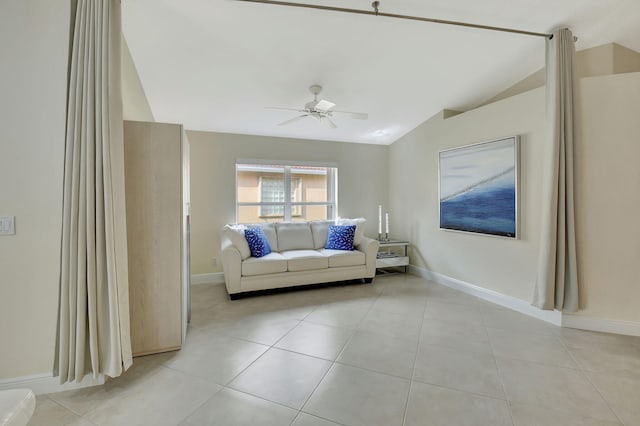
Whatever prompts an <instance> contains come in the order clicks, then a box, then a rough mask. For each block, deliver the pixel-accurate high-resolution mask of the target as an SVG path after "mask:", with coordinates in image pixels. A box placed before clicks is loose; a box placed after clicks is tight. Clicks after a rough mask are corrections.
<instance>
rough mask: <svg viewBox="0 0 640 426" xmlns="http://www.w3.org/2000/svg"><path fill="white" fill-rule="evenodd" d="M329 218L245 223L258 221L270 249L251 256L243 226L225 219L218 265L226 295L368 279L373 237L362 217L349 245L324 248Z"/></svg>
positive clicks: (374, 248)
mask: <svg viewBox="0 0 640 426" xmlns="http://www.w3.org/2000/svg"><path fill="white" fill-rule="evenodd" d="M344 223H345V222H344V220H343V222H341V223H339V224H344ZM332 224H334V221H311V222H290V223H284V222H283V223H263V224H259V225H250V226H261V227H262V229H263V231H264V233H265V235H266V237H267V239H268V240H269V244H270V245H271V250H272V252H271V253H270V254H268V255H266V256H264V257H260V258H255V257H252V256H251V252H250V250H249V245H248V243H247V241H246V239H245V238H244V229H245V227H244V226H242V225H226V226H225V227H224V228H223V229H222V266H223V268H224V277H225V284H226V286H227V292H228V293H229V296H230V297H231V298H232V299H236V298H238V297H241V296H243V295H246V294H247V293H250V292H256V291H264V290H270V289H276V288H284V287H295V286H303V285H309V284H320V283H331V282H336V281H346V280H356V279H364V280H365V282H371V281H372V280H373V278H374V277H375V274H376V255H377V253H378V241H377V240H374V239H371V238H367V237H365V236H364V235H363V234H362V233H363V229H362V228H363V226H364V221H363V220H362V221H360V222H358V221H357V220H356V222H354V224H356V225H357V227H356V235H355V239H354V245H355V249H354V250H353V251H344V250H328V249H325V248H324V247H325V245H326V242H327V234H328V229H329V225H332ZM347 224H348V222H347Z"/></svg>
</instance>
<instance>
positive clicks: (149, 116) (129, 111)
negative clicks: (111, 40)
mask: <svg viewBox="0 0 640 426" xmlns="http://www.w3.org/2000/svg"><path fill="white" fill-rule="evenodd" d="M121 65H122V66H121V69H122V116H123V118H124V119H125V120H131V121H155V119H154V118H153V112H152V111H151V106H150V105H149V101H148V100H147V95H146V94H145V92H144V88H143V87H142V81H140V76H139V75H138V70H137V69H136V64H135V63H134V62H133V58H132V57H131V52H130V51H129V45H128V44H127V40H126V39H125V37H124V34H123V35H122V62H121Z"/></svg>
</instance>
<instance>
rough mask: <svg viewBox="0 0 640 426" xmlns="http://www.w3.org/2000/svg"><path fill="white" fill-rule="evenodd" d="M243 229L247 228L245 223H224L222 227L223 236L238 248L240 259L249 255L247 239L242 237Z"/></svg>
mask: <svg viewBox="0 0 640 426" xmlns="http://www.w3.org/2000/svg"><path fill="white" fill-rule="evenodd" d="M245 229H247V227H246V226H245V225H225V226H224V228H223V232H224V233H225V236H226V237H227V238H228V239H229V240H230V241H231V243H232V244H233V245H234V246H235V247H236V248H237V249H238V251H239V252H240V257H242V260H245V259H248V258H249V257H250V256H251V250H250V249H249V243H247V239H246V238H245V237H244V230H245Z"/></svg>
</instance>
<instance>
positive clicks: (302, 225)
mask: <svg viewBox="0 0 640 426" xmlns="http://www.w3.org/2000/svg"><path fill="white" fill-rule="evenodd" d="M276 233H277V234H278V251H280V252H283V251H287V250H305V249H307V250H308V249H313V247H314V245H313V236H312V234H311V225H310V224H309V222H279V223H276Z"/></svg>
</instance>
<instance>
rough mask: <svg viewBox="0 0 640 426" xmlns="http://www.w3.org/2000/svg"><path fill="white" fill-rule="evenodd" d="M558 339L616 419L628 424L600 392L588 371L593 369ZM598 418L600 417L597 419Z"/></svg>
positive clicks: (624, 424) (622, 423)
mask: <svg viewBox="0 0 640 426" xmlns="http://www.w3.org/2000/svg"><path fill="white" fill-rule="evenodd" d="M558 340H559V341H560V344H561V345H562V346H563V347H564V348H565V350H566V351H567V352H568V353H569V356H570V357H571V359H572V360H573V362H574V363H575V364H576V365H577V366H578V371H580V374H581V375H582V376H583V377H584V378H585V379H586V380H587V382H589V384H590V385H591V386H593V389H595V391H596V392H597V393H598V395H599V396H600V398H602V400H603V401H604V403H605V404H606V405H607V408H609V410H611V412H612V413H613V415H614V416H616V419H618V422H620V424H621V425H623V426H626V423H625V422H624V421H622V419H621V418H620V416H619V415H618V413H617V412H616V410H614V409H613V407H612V406H611V404H609V401H607V398H605V397H604V395H602V392H600V389H598V387H597V386H596V385H595V384H594V383H593V381H592V380H591V378H590V377H589V375H588V374H587V372H589V373H591V371H589V370H587V369H586V368H584V367H583V366H582V365H581V364H580V363H579V362H578V360H577V359H576V357H575V356H574V355H573V353H572V352H571V349H570V348H569V347H568V346H567V345H566V343H565V342H564V340H562V339H561V338H560V337H558ZM596 420H598V419H596Z"/></svg>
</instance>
